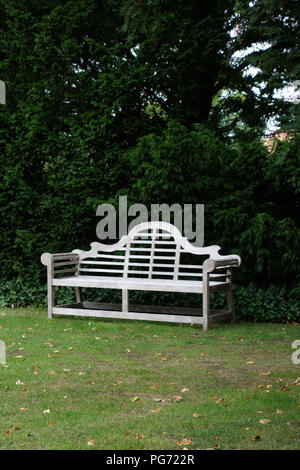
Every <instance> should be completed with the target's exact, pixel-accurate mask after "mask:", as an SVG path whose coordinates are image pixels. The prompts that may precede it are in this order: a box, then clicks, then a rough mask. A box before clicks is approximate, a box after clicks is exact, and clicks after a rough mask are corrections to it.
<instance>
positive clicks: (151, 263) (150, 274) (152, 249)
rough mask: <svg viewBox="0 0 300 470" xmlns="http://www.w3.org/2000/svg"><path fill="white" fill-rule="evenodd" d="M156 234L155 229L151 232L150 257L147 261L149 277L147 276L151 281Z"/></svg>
mask: <svg viewBox="0 0 300 470" xmlns="http://www.w3.org/2000/svg"><path fill="white" fill-rule="evenodd" d="M156 232H157V229H156V228H154V229H153V232H152V243H151V255H150V261H149V275H148V278H149V279H152V271H153V259H154V251H155V242H156V240H155V238H156Z"/></svg>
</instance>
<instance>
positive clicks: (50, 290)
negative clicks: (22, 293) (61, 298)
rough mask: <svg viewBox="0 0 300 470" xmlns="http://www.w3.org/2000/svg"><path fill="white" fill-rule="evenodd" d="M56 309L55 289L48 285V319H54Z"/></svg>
mask: <svg viewBox="0 0 300 470" xmlns="http://www.w3.org/2000/svg"><path fill="white" fill-rule="evenodd" d="M53 307H54V287H53V286H52V285H51V284H48V318H52V314H53Z"/></svg>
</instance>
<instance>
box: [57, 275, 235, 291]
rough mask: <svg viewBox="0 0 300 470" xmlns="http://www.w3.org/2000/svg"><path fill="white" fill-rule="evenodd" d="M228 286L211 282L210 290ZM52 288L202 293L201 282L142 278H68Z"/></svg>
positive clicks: (59, 281)
mask: <svg viewBox="0 0 300 470" xmlns="http://www.w3.org/2000/svg"><path fill="white" fill-rule="evenodd" d="M226 284H229V283H228V282H226V281H225V282H222V281H211V282H210V289H211V290H212V291H214V290H218V289H219V288H220V287H222V288H223V287H224V285H226ZM53 285H54V286H72V287H96V288H97V287H98V288H104V289H105V288H107V289H128V290H145V291H164V292H190V293H191V292H194V293H198V294H200V293H203V282H202V281H183V280H179V281H178V280H175V281H174V280H172V279H164V282H162V281H161V279H150V280H149V279H143V278H131V279H123V278H115V277H104V276H103V277H102V276H101V277H100V276H84V275H80V276H68V277H61V278H56V279H53Z"/></svg>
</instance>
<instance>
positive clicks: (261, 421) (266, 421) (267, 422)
mask: <svg viewBox="0 0 300 470" xmlns="http://www.w3.org/2000/svg"><path fill="white" fill-rule="evenodd" d="M259 422H260V423H261V424H269V423H271V422H272V421H271V419H260V420H259Z"/></svg>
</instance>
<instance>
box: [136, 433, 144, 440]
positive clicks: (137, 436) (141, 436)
mask: <svg viewBox="0 0 300 470" xmlns="http://www.w3.org/2000/svg"><path fill="white" fill-rule="evenodd" d="M135 437H136V438H137V439H144V437H145V434H142V433H141V432H138V433H137V435H136V436H135Z"/></svg>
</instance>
